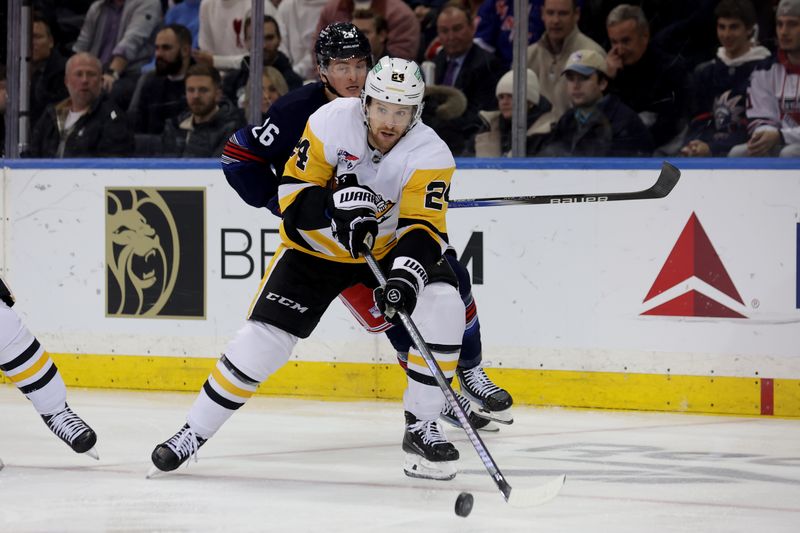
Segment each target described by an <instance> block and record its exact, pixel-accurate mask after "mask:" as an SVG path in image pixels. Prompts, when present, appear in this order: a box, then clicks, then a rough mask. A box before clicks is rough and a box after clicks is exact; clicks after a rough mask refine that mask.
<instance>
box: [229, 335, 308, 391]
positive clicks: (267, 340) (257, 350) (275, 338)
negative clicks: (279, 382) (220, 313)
mask: <svg viewBox="0 0 800 533" xmlns="http://www.w3.org/2000/svg"><path fill="white" fill-rule="evenodd" d="M296 343H297V337H295V336H294V335H292V334H290V333H287V332H285V331H283V330H282V329H280V328H277V327H275V326H273V325H271V324H266V323H264V322H259V321H257V320H248V321H247V322H246V323H245V325H244V326H242V328H241V329H240V330H239V331H238V332H237V333H236V336H235V337H234V338H233V340H231V342H230V343H228V347H227V349H226V350H225V357H226V358H227V360H228V361H229V362H230V363H231V364H232V365H233V366H234V367H235V368H236V369H238V370H239V371H240V372H241V373H242V374H244V375H245V376H247V377H248V378H250V379H252V380H253V381H256V382H258V383H261V382H262V381H264V380H265V379H267V378H268V377H269V376H270V375H271V374H273V373H275V372H276V371H277V370H278V369H279V368H280V367H282V366H283V365H284V364H286V361H288V360H289V356H291V355H292V349H293V348H294V345H295V344H296Z"/></svg>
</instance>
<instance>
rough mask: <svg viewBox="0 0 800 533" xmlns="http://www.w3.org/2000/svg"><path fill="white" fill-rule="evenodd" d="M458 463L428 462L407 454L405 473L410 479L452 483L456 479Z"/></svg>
mask: <svg viewBox="0 0 800 533" xmlns="http://www.w3.org/2000/svg"><path fill="white" fill-rule="evenodd" d="M455 463H456V461H437V462H434V461H428V460H427V459H425V458H424V457H420V456H419V455H417V454H415V453H406V462H405V464H404V465H403V472H405V474H406V475H407V476H408V477H415V478H419V479H433V480H436V481H450V480H451V479H453V478H454V477H456V472H457V470H456V465H455Z"/></svg>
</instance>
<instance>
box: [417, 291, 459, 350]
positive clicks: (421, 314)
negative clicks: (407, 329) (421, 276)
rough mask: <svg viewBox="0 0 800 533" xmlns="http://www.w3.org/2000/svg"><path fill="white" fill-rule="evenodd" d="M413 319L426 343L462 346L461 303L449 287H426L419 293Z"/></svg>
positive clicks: (456, 294)
mask: <svg viewBox="0 0 800 533" xmlns="http://www.w3.org/2000/svg"><path fill="white" fill-rule="evenodd" d="M412 318H413V319H414V322H415V324H416V325H417V327H418V328H419V330H420V333H422V337H423V338H424V339H425V341H426V342H428V343H432V344H443V345H456V346H458V345H461V337H462V336H463V335H464V302H462V301H461V297H460V296H459V295H458V291H456V289H455V287H453V286H452V285H450V284H447V283H431V284H429V285H426V286H425V288H424V289H423V291H422V293H420V296H419V300H418V301H417V306H416V308H415V309H414V313H413V315H412Z"/></svg>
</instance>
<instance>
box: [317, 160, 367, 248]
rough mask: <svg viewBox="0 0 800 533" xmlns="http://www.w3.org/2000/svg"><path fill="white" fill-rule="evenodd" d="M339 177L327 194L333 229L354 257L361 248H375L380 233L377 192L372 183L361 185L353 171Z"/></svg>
mask: <svg viewBox="0 0 800 533" xmlns="http://www.w3.org/2000/svg"><path fill="white" fill-rule="evenodd" d="M336 181H337V184H338V186H337V188H336V190H334V191H333V192H332V193H331V195H330V197H329V198H328V213H329V214H330V216H331V230H332V231H333V236H334V237H335V238H336V239H337V240H338V241H339V242H340V243H342V246H344V247H345V249H346V250H347V251H348V252H350V255H351V256H352V257H353V259H358V258H359V257H360V256H361V253H362V252H364V251H369V250H372V245H373V244H374V243H375V237H377V235H378V219H376V218H375V213H376V212H377V211H378V206H377V202H378V196H377V195H376V194H375V193H374V192H372V191H371V190H370V189H369V187H362V186H360V185H358V183H357V182H356V181H355V175H354V174H345V175H343V176H337V177H336ZM348 181H350V182H351V183H352V184H348Z"/></svg>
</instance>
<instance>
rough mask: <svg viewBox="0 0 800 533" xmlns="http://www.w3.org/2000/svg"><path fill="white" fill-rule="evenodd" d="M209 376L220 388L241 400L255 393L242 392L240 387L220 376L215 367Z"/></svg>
mask: <svg viewBox="0 0 800 533" xmlns="http://www.w3.org/2000/svg"><path fill="white" fill-rule="evenodd" d="M211 375H212V376H213V377H214V380H215V381H216V382H217V383H218V384H219V386H220V387H222V388H223V389H225V390H226V391H228V392H230V393H231V394H233V395H234V396H239V397H241V398H249V397H250V396H252V395H253V393H254V392H255V391H249V390H244V389H243V388H241V387H237V386H236V385H234V384H233V383H231V382H230V380H229V379H228V378H226V377H225V376H224V375H223V374H222V372H220V371H219V368H217V367H216V366H215V367H214V368H213V369H212V370H211Z"/></svg>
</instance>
